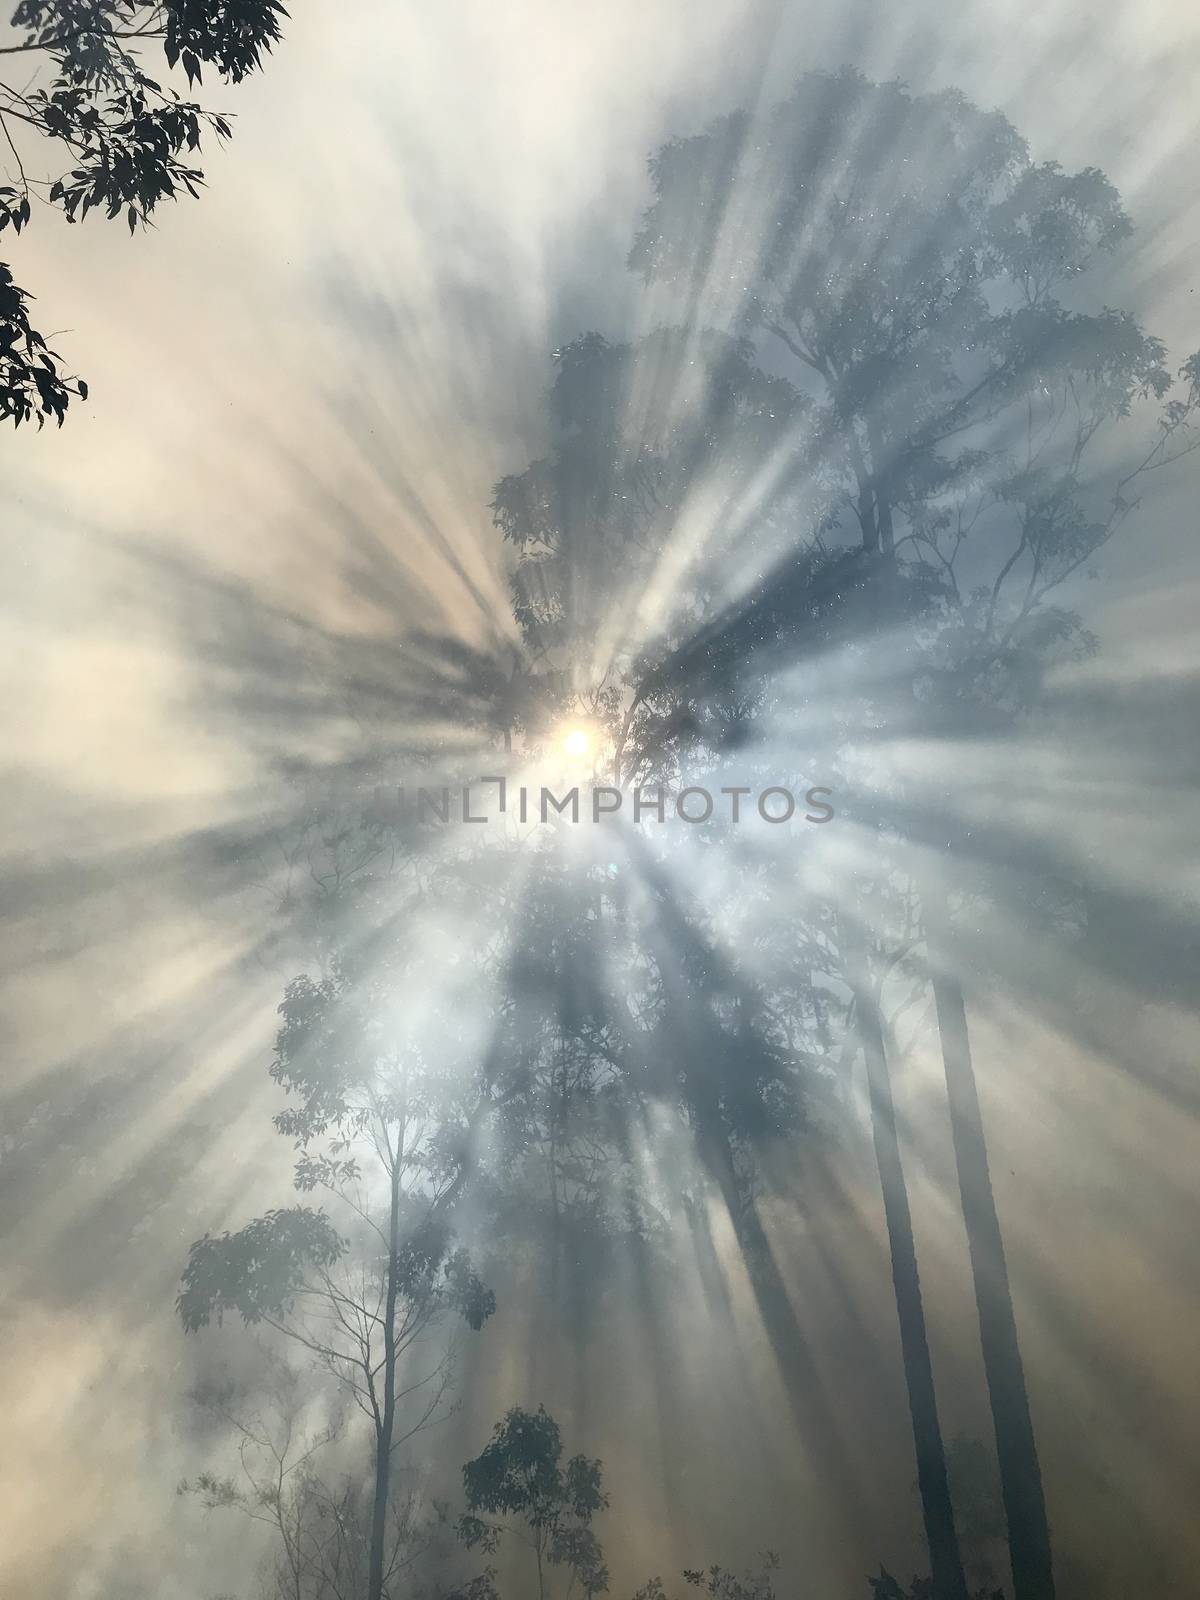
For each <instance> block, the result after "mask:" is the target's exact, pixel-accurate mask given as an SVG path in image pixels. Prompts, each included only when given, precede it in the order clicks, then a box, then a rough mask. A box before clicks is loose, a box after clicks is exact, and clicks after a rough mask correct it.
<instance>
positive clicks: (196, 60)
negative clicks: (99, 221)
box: [0, 0, 287, 426]
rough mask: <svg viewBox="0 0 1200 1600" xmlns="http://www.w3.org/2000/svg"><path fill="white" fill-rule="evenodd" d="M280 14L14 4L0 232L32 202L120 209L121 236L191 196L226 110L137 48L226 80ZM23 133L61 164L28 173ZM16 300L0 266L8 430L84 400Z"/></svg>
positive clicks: (254, 60) (222, 7)
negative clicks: (151, 66)
mask: <svg viewBox="0 0 1200 1600" xmlns="http://www.w3.org/2000/svg"><path fill="white" fill-rule="evenodd" d="M286 15H287V13H286V11H285V10H284V8H283V6H282V4H281V3H280V0H161V3H160V0H20V3H19V4H18V5H17V7H16V10H15V11H14V12H13V15H12V26H13V27H14V28H15V29H16V30H17V32H18V34H20V35H21V36H22V37H21V42H20V43H18V44H15V45H8V46H6V47H5V48H4V50H3V51H2V52H0V54H3V55H6V56H10V57H13V58H15V59H17V60H20V59H22V58H26V59H28V60H31V61H32V62H34V64H35V67H36V69H37V70H36V71H35V77H34V81H33V82H32V83H30V84H29V85H28V86H26V87H24V88H18V87H17V86H16V84H15V83H9V82H6V81H3V80H0V132H2V133H3V135H4V139H5V143H6V145H7V147H8V150H9V153H10V155H11V158H12V162H13V164H14V168H15V170H14V171H10V173H9V174H8V176H9V177H10V178H11V179H12V180H13V181H12V182H10V183H8V184H5V185H0V232H2V231H3V230H4V228H6V227H7V226H9V225H10V224H11V226H12V229H13V232H14V233H20V232H21V230H22V228H24V227H25V226H26V225H27V224H28V223H29V221H30V217H31V214H32V213H31V207H30V201H31V199H32V198H40V199H42V200H44V201H45V202H46V203H47V204H49V205H50V206H52V207H56V208H57V209H58V210H60V211H61V212H62V214H63V216H65V218H66V219H67V221H68V222H76V221H82V220H83V219H84V218H85V217H86V216H87V215H88V213H89V212H90V211H93V212H96V213H97V214H103V215H104V216H106V217H107V218H108V219H109V220H110V221H111V220H113V219H115V218H118V217H124V219H125V221H126V222H127V224H128V227H129V231H130V233H131V234H132V233H134V232H135V231H136V230H137V228H138V227H143V228H144V227H145V226H147V224H148V223H149V221H150V217H151V215H152V213H153V212H154V210H155V208H156V207H157V206H158V205H159V203H160V202H161V201H163V200H172V199H176V198H177V197H178V196H179V195H180V194H181V193H184V192H186V193H187V194H189V195H191V196H192V197H193V198H195V197H196V196H197V194H198V192H199V188H200V186H201V185H202V184H203V182H204V175H203V173H202V171H201V170H200V168H199V167H198V166H196V165H195V159H196V157H197V156H198V154H199V151H200V148H201V143H202V140H203V137H204V135H205V134H206V133H208V134H214V135H215V136H216V137H217V138H218V139H228V138H229V136H230V124H229V121H228V118H227V117H225V116H223V115H221V114H219V113H217V112H214V111H207V110H205V109H204V107H203V106H201V105H199V104H198V103H197V102H195V101H192V100H188V99H185V98H184V97H183V96H182V95H181V94H180V93H179V92H178V91H177V90H176V89H174V88H172V87H170V85H169V84H167V85H166V86H165V87H164V85H163V83H160V82H159V81H158V79H156V78H155V77H152V76H150V75H149V74H148V73H147V72H146V71H145V70H144V67H143V65H142V55H141V47H142V46H144V45H145V44H147V43H150V42H157V43H160V44H161V47H162V51H163V55H164V58H165V61H166V66H167V68H168V69H172V68H175V67H176V66H177V65H178V66H179V67H181V68H182V69H183V72H184V74H185V76H186V78H187V83H188V87H189V89H190V88H191V87H192V86H193V85H195V84H198V83H200V82H201V81H202V69H203V68H204V67H206V66H210V67H212V68H214V69H215V71H216V73H217V75H218V76H219V77H221V78H222V79H224V81H226V82H227V83H234V84H236V83H240V82H241V80H242V79H243V78H245V77H246V76H247V75H248V74H249V73H251V72H253V71H256V70H257V69H258V68H259V67H260V66H261V65H262V59H263V56H264V54H265V53H267V52H269V51H270V50H271V49H272V47H273V46H274V45H275V44H276V43H277V42H278V41H279V39H280V37H281V26H282V22H283V19H284V18H285V17H286ZM163 76H165V75H164V74H162V73H160V77H163ZM30 139H37V140H38V141H39V146H38V147H39V149H40V148H41V145H42V143H44V144H45V145H46V147H47V148H48V149H49V150H50V151H52V152H54V153H55V155H56V157H57V159H58V161H59V162H60V163H62V162H65V163H67V164H66V165H65V167H64V166H60V167H59V170H58V171H57V172H56V173H54V174H53V175H52V176H50V177H48V178H46V179H39V178H35V177H30V176H29V173H28V170H27V167H26V158H25V155H23V154H22V146H23V145H26V144H28V142H29V141H30ZM63 152H65V154H64V153H63ZM27 299H28V296H27V295H26V294H24V292H23V291H21V290H18V289H14V288H13V287H12V278H11V275H10V273H9V270H8V268H7V267H5V266H3V264H0V419H3V418H11V419H12V421H13V423H14V424H15V425H17V426H19V425H20V424H21V423H22V422H25V421H28V420H29V419H30V417H32V416H36V417H37V419H38V424H39V426H40V425H41V424H42V423H43V422H44V421H45V419H46V418H47V417H53V418H54V419H55V421H56V422H57V423H58V424H59V425H60V426H61V425H62V422H63V418H64V416H65V414H66V410H67V406H68V404H69V401H70V398H71V396H78V398H80V399H84V400H86V398H87V393H88V390H87V385H86V384H85V383H83V382H81V381H80V380H77V379H65V378H60V377H59V375H58V372H57V368H56V366H55V364H54V358H53V357H52V356H51V353H50V352H49V351H48V350H47V349H46V344H45V340H44V339H43V338H42V337H41V336H40V335H39V334H37V333H35V332H33V331H32V330H30V329H29V327H28V323H27V320H26V318H25V303H26V301H27Z"/></svg>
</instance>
